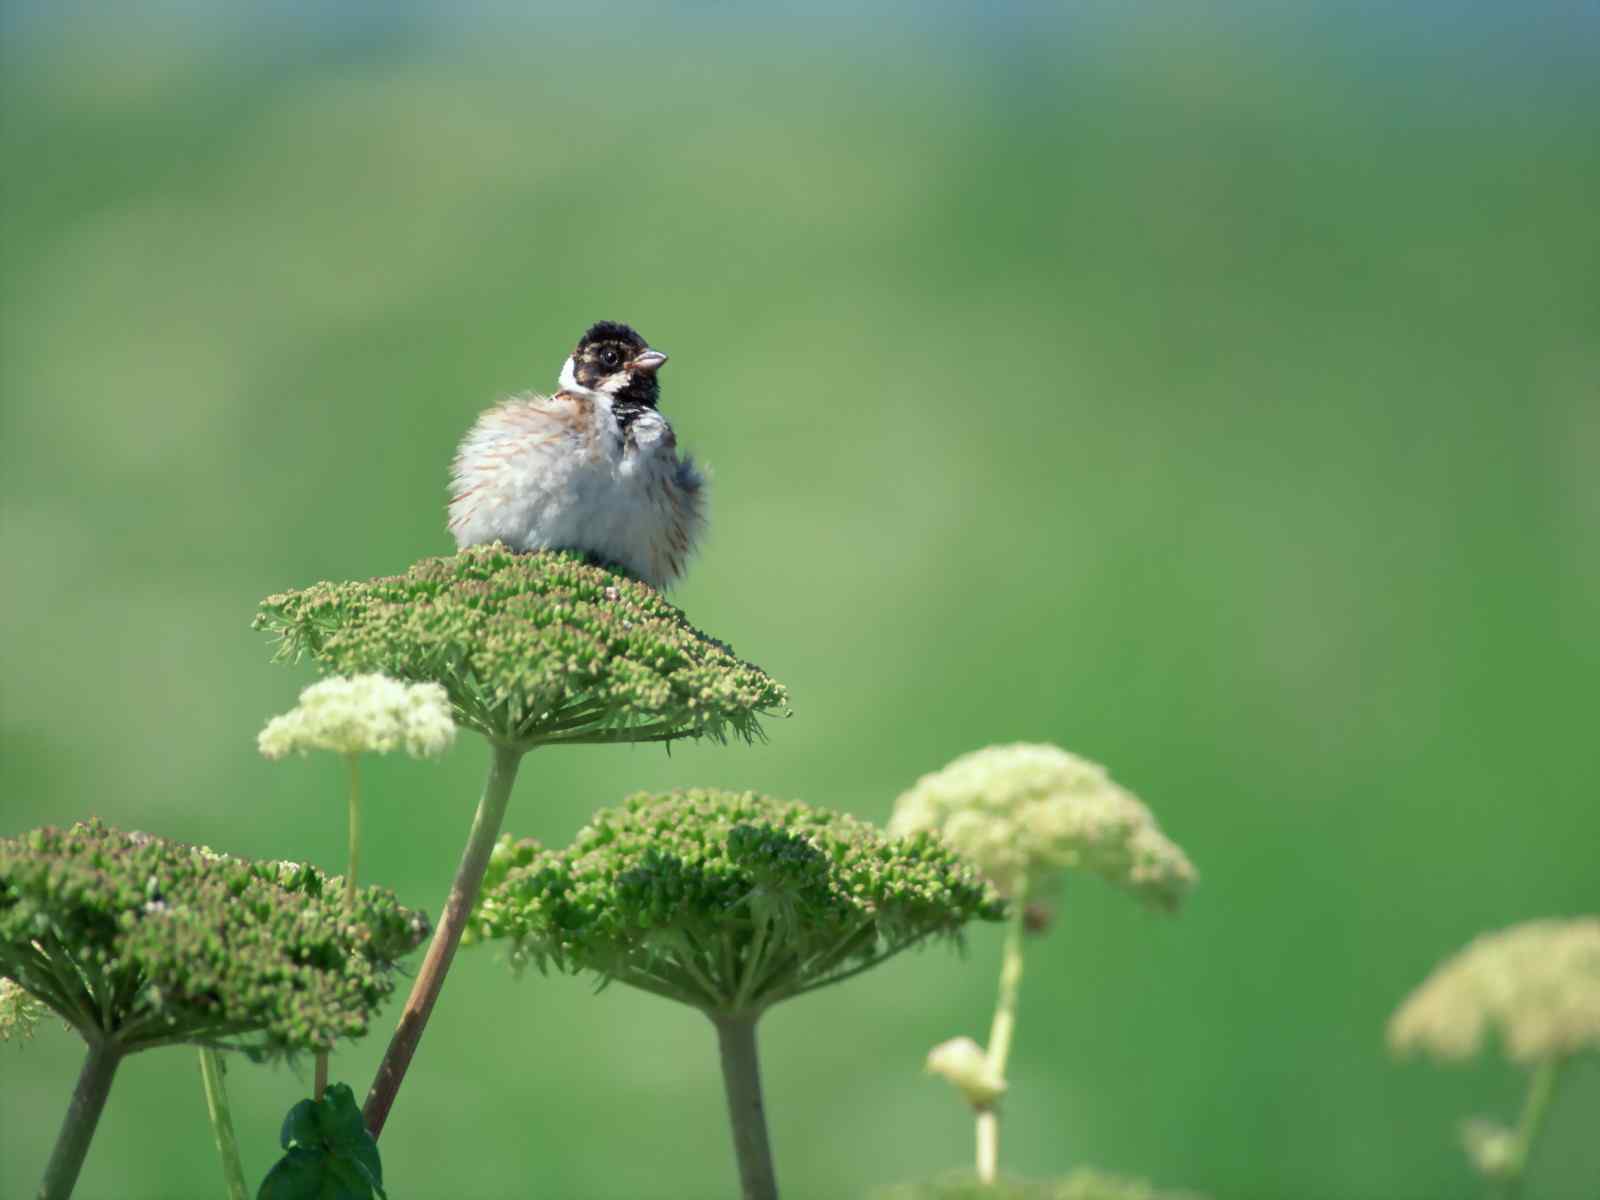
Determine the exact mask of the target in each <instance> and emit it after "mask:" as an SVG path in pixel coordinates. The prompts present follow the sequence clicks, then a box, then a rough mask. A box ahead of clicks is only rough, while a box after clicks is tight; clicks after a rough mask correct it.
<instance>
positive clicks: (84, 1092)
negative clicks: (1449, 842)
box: [39, 1041, 122, 1200]
mask: <svg viewBox="0 0 1600 1200" xmlns="http://www.w3.org/2000/svg"><path fill="white" fill-rule="evenodd" d="M121 1061H122V1051H121V1050H120V1049H118V1048H117V1047H116V1046H115V1045H113V1044H112V1043H110V1042H105V1041H97V1042H90V1043H89V1053H88V1056H87V1057H86V1058H85V1059H84V1060H83V1070H81V1071H79V1072H78V1086H77V1087H75V1088H74V1089H73V1090H72V1103H71V1104H69V1105H68V1106H67V1118H66V1120H65V1121H63V1122H62V1123H61V1133H60V1134H59V1136H57V1138H56V1148H55V1149H54V1150H52V1151H51V1152H50V1162H49V1164H48V1165H47V1166H46V1167H45V1169H44V1179H43V1180H42V1181H40V1184H39V1200H67V1197H68V1196H70V1195H72V1189H73V1186H74V1185H75V1184H76V1183H77V1182H78V1172H79V1171H81V1170H82V1169H83V1160H84V1158H85V1157H86V1156H87V1155H88V1153H89V1143H90V1142H91V1141H93V1140H94V1131H95V1126H97V1125H98V1124H99V1123H100V1114H101V1113H102V1112H103V1111H105V1107H106V1096H107V1095H109V1094H110V1092H111V1080H112V1078H113V1076H115V1075H116V1073H117V1065H118V1064H119V1063H120V1062H121Z"/></svg>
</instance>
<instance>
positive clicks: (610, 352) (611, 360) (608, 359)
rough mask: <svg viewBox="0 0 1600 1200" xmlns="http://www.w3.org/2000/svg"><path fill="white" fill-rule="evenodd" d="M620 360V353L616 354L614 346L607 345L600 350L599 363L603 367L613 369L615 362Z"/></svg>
mask: <svg viewBox="0 0 1600 1200" xmlns="http://www.w3.org/2000/svg"><path fill="white" fill-rule="evenodd" d="M621 361H622V355H620V354H618V353H617V351H616V348H615V347H613V346H607V347H606V348H605V349H604V350H602V351H600V365H601V366H603V367H606V368H608V369H611V370H615V369H616V366H617V364H618V363H620V362H621Z"/></svg>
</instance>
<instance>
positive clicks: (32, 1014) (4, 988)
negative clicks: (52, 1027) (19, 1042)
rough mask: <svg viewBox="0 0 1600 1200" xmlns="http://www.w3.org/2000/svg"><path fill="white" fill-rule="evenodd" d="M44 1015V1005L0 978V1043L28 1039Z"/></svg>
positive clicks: (15, 985)
mask: <svg viewBox="0 0 1600 1200" xmlns="http://www.w3.org/2000/svg"><path fill="white" fill-rule="evenodd" d="M43 1015H44V1005H42V1004H40V1003H39V1002H38V1001H37V1000H35V999H34V998H33V996H32V995H31V994H29V993H28V992H26V991H24V990H23V989H22V985H21V984H19V983H16V982H15V981H13V980H10V979H4V978H0V1042H9V1041H10V1040H11V1039H12V1038H13V1037H16V1038H30V1037H32V1036H33V1027H34V1026H35V1025H37V1024H38V1023H39V1018H40V1017H41V1016H43Z"/></svg>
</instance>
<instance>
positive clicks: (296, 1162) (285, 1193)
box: [256, 1083, 388, 1200]
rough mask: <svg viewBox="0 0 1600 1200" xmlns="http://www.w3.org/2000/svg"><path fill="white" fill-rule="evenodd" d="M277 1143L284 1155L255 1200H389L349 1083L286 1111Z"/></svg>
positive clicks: (373, 1145)
mask: <svg viewBox="0 0 1600 1200" xmlns="http://www.w3.org/2000/svg"><path fill="white" fill-rule="evenodd" d="M279 1140H280V1143H281V1144H282V1146H283V1148H284V1150H285V1151H286V1153H285V1154H284V1156H283V1157H282V1158H281V1159H279V1160H278V1161H277V1162H276V1163H274V1164H273V1167H272V1169H271V1170H270V1171H268V1172H267V1177H266V1178H265V1179H263V1180H262V1181H261V1190H260V1192H258V1193H257V1197H256V1200H388V1194H387V1193H386V1192H385V1191H384V1190H383V1164H382V1162H381V1161H380V1160H379V1158H378V1143H377V1142H376V1141H374V1140H373V1137H372V1135H371V1134H370V1133H368V1132H367V1126H366V1122H364V1121H363V1120H362V1118H361V1109H360V1108H359V1107H358V1106H357V1105H356V1098H355V1093H354V1092H353V1091H351V1090H350V1086H349V1085H348V1084H344V1083H336V1084H334V1085H333V1086H331V1087H330V1088H328V1090H327V1091H326V1092H325V1093H324V1094H323V1097H322V1099H321V1100H320V1101H317V1100H302V1101H300V1102H299V1103H298V1104H296V1105H295V1106H294V1107H293V1108H291V1109H290V1110H289V1112H288V1115H287V1116H285V1117H284V1120H283V1130H282V1133H281V1135H280V1139H279Z"/></svg>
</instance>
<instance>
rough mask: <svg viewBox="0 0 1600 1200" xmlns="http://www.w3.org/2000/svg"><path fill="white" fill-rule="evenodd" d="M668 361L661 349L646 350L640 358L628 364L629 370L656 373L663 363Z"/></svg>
mask: <svg viewBox="0 0 1600 1200" xmlns="http://www.w3.org/2000/svg"><path fill="white" fill-rule="evenodd" d="M666 361H667V356H666V355H665V354H663V353H661V351H659V350H646V351H645V352H644V353H643V354H641V355H639V357H638V358H636V359H634V360H633V361H632V362H631V363H629V364H628V370H630V371H643V372H645V373H646V374H649V375H654V374H655V373H656V371H657V370H659V369H660V367H661V364H662V363H664V362H666Z"/></svg>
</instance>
